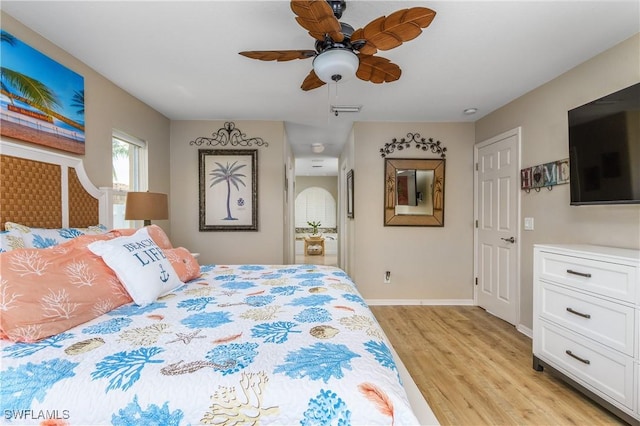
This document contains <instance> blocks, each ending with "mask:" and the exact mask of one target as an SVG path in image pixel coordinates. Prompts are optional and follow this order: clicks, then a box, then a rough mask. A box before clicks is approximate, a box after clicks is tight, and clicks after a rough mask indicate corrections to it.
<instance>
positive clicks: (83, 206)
mask: <svg viewBox="0 0 640 426" xmlns="http://www.w3.org/2000/svg"><path fill="white" fill-rule="evenodd" d="M99 209H100V207H99V203H98V199H97V198H93V196H91V194H89V193H88V192H87V191H85V189H84V187H83V186H82V183H80V179H78V174H77V173H76V169H73V168H69V226H70V227H72V228H86V227H87V226H93V225H97V224H98V220H99V219H98V217H99V215H100V213H99Z"/></svg>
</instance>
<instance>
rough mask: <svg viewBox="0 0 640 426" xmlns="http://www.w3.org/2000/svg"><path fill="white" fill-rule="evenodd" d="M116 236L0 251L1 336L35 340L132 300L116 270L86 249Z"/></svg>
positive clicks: (82, 237)
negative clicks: (46, 246) (41, 247)
mask: <svg viewBox="0 0 640 426" xmlns="http://www.w3.org/2000/svg"><path fill="white" fill-rule="evenodd" d="M116 236H117V234H116V233H109V234H102V235H84V236H80V237H78V238H74V239H73V240H71V241H69V242H66V243H63V244H60V245H57V246H54V247H51V248H47V249H34V248H25V249H17V250H12V251H9V252H6V253H0V294H1V295H2V296H3V302H2V315H0V337H1V338H8V339H10V340H13V341H19V342H35V341H37V340H40V339H44V338H46V337H49V336H52V335H54V334H58V333H61V332H63V331H66V330H68V329H70V328H72V327H74V326H76V325H78V324H82V323H84V322H87V321H89V320H91V319H93V318H96V317H98V316H100V315H102V314H104V313H106V312H109V311H111V310H112V309H115V308H117V307H119V306H121V305H123V304H125V303H129V302H131V298H130V297H129V295H128V294H127V292H126V290H125V289H124V288H123V287H122V285H121V284H120V282H119V281H118V278H117V277H116V275H115V273H114V272H113V271H112V270H111V269H109V268H108V267H107V266H106V265H105V264H104V262H103V261H102V259H100V257H99V256H96V255H95V254H93V253H92V252H91V251H89V250H88V249H87V245H88V244H90V243H92V242H95V241H96V240H109V239H113V238H114V237H116Z"/></svg>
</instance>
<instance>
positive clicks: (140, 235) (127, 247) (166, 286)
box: [88, 227, 184, 306]
mask: <svg viewBox="0 0 640 426" xmlns="http://www.w3.org/2000/svg"><path fill="white" fill-rule="evenodd" d="M167 240H168V239H167ZM88 248H89V250H91V251H92V252H94V253H95V254H97V255H99V256H101V257H102V260H104V262H105V263H106V264H107V265H108V266H109V267H110V268H111V269H113V271H114V272H115V273H116V275H117V276H118V278H119V279H120V282H121V283H122V285H123V286H124V287H125V288H126V289H127V291H128V292H129V295H130V296H131V298H132V299H133V301H134V302H135V303H136V304H137V305H140V306H144V305H148V304H150V303H153V302H154V301H155V300H156V299H157V298H158V297H159V296H162V295H164V294H166V293H168V292H170V291H172V290H174V289H176V288H178V287H180V286H181V285H183V284H184V283H183V282H182V281H180V279H179V278H178V274H177V273H176V271H175V270H174V269H173V266H171V262H170V261H169V260H168V259H167V257H166V256H165V254H164V252H163V251H162V249H161V248H160V247H159V246H158V244H156V242H155V241H154V240H153V239H152V238H151V236H150V235H149V230H148V228H147V227H145V228H141V229H139V230H138V231H136V232H135V234H133V235H131V236H128V237H118V238H114V239H113V240H107V241H96V242H94V243H91V244H89V246H88Z"/></svg>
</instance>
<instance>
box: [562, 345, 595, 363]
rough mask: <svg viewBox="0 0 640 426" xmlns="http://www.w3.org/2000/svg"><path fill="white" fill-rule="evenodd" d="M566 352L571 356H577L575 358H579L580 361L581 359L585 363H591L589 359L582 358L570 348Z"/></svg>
mask: <svg viewBox="0 0 640 426" xmlns="http://www.w3.org/2000/svg"><path fill="white" fill-rule="evenodd" d="M564 352H565V353H566V354H567V355H569V356H570V357H571V358H575V359H577V360H578V361H580V362H581V363H583V364H587V365H589V364H591V361H589V360H588V359H584V358H580V357H579V356H577V355H574V353H573V352H571V351H570V350H569V349H567V350H566V351H564Z"/></svg>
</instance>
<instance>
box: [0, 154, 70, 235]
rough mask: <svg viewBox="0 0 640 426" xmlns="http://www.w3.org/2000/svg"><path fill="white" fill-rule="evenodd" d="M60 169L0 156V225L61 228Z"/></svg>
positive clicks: (54, 166) (51, 165) (54, 165)
mask: <svg viewBox="0 0 640 426" xmlns="http://www.w3.org/2000/svg"><path fill="white" fill-rule="evenodd" d="M61 173H62V172H61V169H60V166H59V165H57V164H49V163H42V162H40V161H34V160H26V159H23V158H16V157H11V156H8V155H2V156H0V224H2V229H4V223H5V222H16V223H20V224H23V225H27V226H31V227H37V228H60V227H62V195H61V194H62V183H61Z"/></svg>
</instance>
